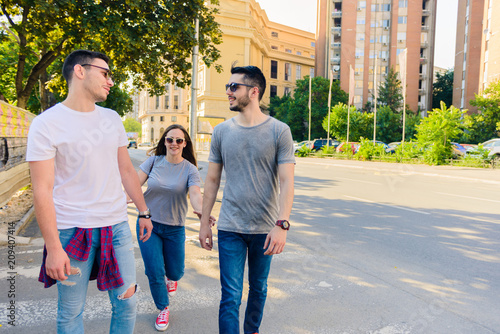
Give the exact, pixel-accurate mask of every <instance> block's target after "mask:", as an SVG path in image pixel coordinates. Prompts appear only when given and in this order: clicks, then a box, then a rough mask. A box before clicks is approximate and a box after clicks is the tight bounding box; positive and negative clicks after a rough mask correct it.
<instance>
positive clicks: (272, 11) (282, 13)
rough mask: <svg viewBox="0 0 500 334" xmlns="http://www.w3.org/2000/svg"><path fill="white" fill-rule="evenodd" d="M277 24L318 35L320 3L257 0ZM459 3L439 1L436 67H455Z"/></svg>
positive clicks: (450, 0) (452, 0)
mask: <svg viewBox="0 0 500 334" xmlns="http://www.w3.org/2000/svg"><path fill="white" fill-rule="evenodd" d="M256 1H257V2H258V3H259V4H260V7H261V8H262V9H264V10H265V11H266V14H267V17H268V18H269V20H271V21H273V22H277V23H280V24H284V25H287V26H290V27H294V28H298V29H301V30H305V31H309V32H312V33H316V15H317V14H316V0H286V7H287V9H286V10H283V1H278V0H256ZM457 9H458V1H457V0H439V1H438V2H437V17H436V43H435V49H434V50H435V52H434V66H438V67H443V68H453V66H454V62H455V39H456V29H457Z"/></svg>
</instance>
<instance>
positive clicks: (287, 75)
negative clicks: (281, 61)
mask: <svg viewBox="0 0 500 334" xmlns="http://www.w3.org/2000/svg"><path fill="white" fill-rule="evenodd" d="M291 79H292V64H290V63H285V81H290V80H291Z"/></svg>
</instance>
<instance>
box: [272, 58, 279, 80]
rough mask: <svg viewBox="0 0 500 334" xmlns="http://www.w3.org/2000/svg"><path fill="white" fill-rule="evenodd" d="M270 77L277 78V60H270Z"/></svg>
mask: <svg viewBox="0 0 500 334" xmlns="http://www.w3.org/2000/svg"><path fill="white" fill-rule="evenodd" d="M271 79H278V61H277V60H271Z"/></svg>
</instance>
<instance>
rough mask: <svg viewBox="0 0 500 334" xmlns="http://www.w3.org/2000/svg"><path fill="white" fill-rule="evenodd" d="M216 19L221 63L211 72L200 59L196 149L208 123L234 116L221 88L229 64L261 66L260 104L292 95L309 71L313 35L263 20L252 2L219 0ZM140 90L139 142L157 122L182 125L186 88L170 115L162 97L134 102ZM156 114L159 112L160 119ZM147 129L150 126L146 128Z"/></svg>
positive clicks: (208, 128)
mask: <svg viewBox="0 0 500 334" xmlns="http://www.w3.org/2000/svg"><path fill="white" fill-rule="evenodd" d="M216 21H217V22H218V23H219V24H220V29H221V30H222V40H223V43H222V44H221V45H219V46H218V49H219V50H220V52H221V58H220V59H219V60H218V61H217V63H218V64H220V65H222V68H223V72H222V73H217V71H216V70H215V69H214V68H213V67H212V68H208V67H207V66H205V65H204V64H203V63H202V62H200V64H199V71H198V91H197V92H198V95H197V104H198V106H197V116H198V122H197V124H198V125H197V127H198V129H197V132H198V133H199V135H198V138H197V141H198V146H197V148H198V149H206V148H207V147H208V143H209V140H210V133H211V131H212V129H213V126H215V125H216V124H218V123H220V122H222V121H224V120H226V119H228V118H231V117H233V116H234V115H235V113H234V112H232V111H230V110H229V104H228V99H227V95H226V90H225V84H226V83H228V80H229V78H230V76H231V64H233V63H234V62H237V66H246V65H254V66H258V67H259V68H261V69H262V71H263V73H264V75H265V77H266V80H267V88H266V92H265V94H264V97H263V99H262V105H263V106H267V105H269V101H270V97H271V96H275V95H277V96H283V95H285V94H293V89H294V88H295V81H296V80H298V79H303V78H304V77H305V76H308V75H310V74H312V75H314V54H315V35H314V34H313V33H309V32H306V31H302V30H299V29H295V28H292V27H288V26H284V25H281V24H278V23H275V22H271V21H269V19H268V18H267V15H266V13H265V11H264V10H263V9H262V8H261V7H260V5H259V4H258V3H257V2H256V1H255V0H221V1H220V6H219V13H218V14H217V16H216ZM143 94H144V100H145V101H148V102H147V103H148V104H146V102H144V104H141V103H142V102H140V105H139V110H140V111H139V115H140V116H139V118H140V120H141V122H142V124H143V141H154V140H158V139H159V136H160V132H157V131H160V130H161V128H162V126H163V128H166V127H167V126H168V125H169V124H172V123H180V124H183V125H185V126H186V128H187V127H188V125H189V121H188V120H189V119H188V115H189V109H190V107H191V98H190V94H191V92H190V90H189V89H187V90H180V94H181V95H180V97H179V101H182V104H180V105H179V109H178V110H177V113H176V114H175V115H174V114H170V112H171V109H168V108H164V107H162V106H163V105H162V101H163V100H164V97H162V96H160V97H159V101H160V103H159V107H158V108H156V102H155V99H158V97H151V98H147V96H146V95H147V94H146V93H141V99H140V101H142V96H143ZM170 95H172V94H170ZM174 96H175V95H174ZM172 97H173V96H171V97H170V98H172ZM170 107H171V105H170ZM156 116H158V117H159V116H165V117H164V118H163V120H164V121H163V122H164V123H161V122H160V121H159V120H157V117H156ZM170 116H177V120H176V121H172V118H171V117H170ZM151 117H153V119H154V120H153V121H151V120H150V119H151ZM148 129H154V130H153V131H152V132H151V131H149V130H148ZM145 130H146V131H145ZM145 138H146V139H147V140H144V139H145ZM152 138H154V139H152Z"/></svg>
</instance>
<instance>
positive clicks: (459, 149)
mask: <svg viewBox="0 0 500 334" xmlns="http://www.w3.org/2000/svg"><path fill="white" fill-rule="evenodd" d="M451 145H452V148H453V156H454V157H462V156H464V155H465V152H467V149H466V148H465V147H463V146H462V145H460V144H459V143H454V142H451Z"/></svg>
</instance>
